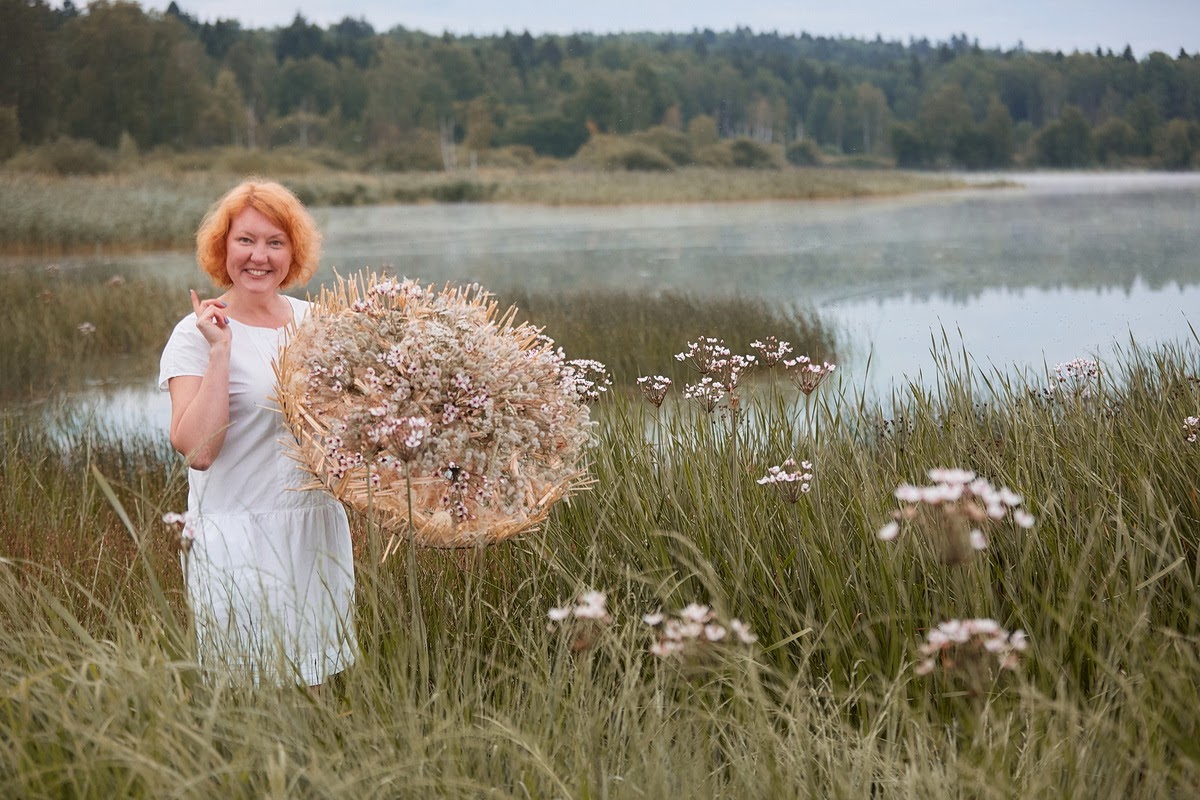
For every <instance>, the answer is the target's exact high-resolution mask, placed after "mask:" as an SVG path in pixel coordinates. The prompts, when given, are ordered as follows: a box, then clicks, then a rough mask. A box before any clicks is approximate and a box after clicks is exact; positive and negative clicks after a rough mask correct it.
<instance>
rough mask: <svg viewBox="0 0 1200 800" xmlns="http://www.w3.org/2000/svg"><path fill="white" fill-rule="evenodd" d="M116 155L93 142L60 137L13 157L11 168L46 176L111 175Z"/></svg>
mask: <svg viewBox="0 0 1200 800" xmlns="http://www.w3.org/2000/svg"><path fill="white" fill-rule="evenodd" d="M113 163H114V159H113V155H112V153H110V152H108V151H107V150H104V149H103V148H102V147H100V146H99V145H98V144H96V143H95V142H93V141H91V140H90V139H72V138H71V137H69V136H60V137H59V138H58V139H56V140H55V141H53V142H51V143H49V144H44V145H41V146H40V147H35V148H33V149H32V150H26V151H24V152H22V153H18V154H17V155H15V156H13V158H12V159H11V161H10V165H11V166H12V167H13V168H14V169H17V170H19V171H23V172H39V173H42V174H44V175H103V174H105V173H108V172H112V169H113Z"/></svg>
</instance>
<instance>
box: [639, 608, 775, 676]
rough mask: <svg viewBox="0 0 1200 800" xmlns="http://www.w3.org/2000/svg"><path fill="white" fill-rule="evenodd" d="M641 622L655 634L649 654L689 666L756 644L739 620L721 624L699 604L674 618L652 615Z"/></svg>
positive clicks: (680, 612) (714, 613) (745, 626)
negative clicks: (725, 651)
mask: <svg viewBox="0 0 1200 800" xmlns="http://www.w3.org/2000/svg"><path fill="white" fill-rule="evenodd" d="M642 622H644V623H646V624H647V625H649V626H650V627H651V628H653V629H654V631H655V640H654V642H653V643H652V644H651V645H650V652H651V653H653V654H654V655H656V656H658V657H659V658H673V659H677V660H679V661H682V662H685V663H688V664H691V665H697V664H698V663H700V662H703V661H707V660H711V659H713V658H715V657H716V656H717V655H719V654H720V652H721V651H722V650H724V649H726V648H729V647H731V646H737V645H749V644H753V643H754V642H756V641H758V637H757V636H755V635H754V634H753V633H751V631H750V627H749V626H748V625H746V624H745V623H744V622H742V621H741V620H739V619H731V620H729V622H728V623H723V622H721V621H719V620H718V619H717V615H716V612H714V611H713V610H712V609H711V608H710V607H708V606H706V605H701V604H699V603H689V604H688V605H687V606H685V607H684V608H682V609H680V610H679V613H678V614H676V615H673V616H667V615H666V614H664V613H662V612H661V611H655V612H653V613H650V614H646V615H645V616H644V617H642Z"/></svg>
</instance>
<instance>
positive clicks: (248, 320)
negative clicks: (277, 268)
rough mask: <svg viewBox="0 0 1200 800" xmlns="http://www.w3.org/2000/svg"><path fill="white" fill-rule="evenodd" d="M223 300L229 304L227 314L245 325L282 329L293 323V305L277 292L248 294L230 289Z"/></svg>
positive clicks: (222, 297)
mask: <svg viewBox="0 0 1200 800" xmlns="http://www.w3.org/2000/svg"><path fill="white" fill-rule="evenodd" d="M221 299H222V300H224V301H225V302H226V303H227V304H228V305H227V306H226V313H228V314H229V316H230V317H232V318H234V319H235V320H237V321H238V322H240V323H242V324H243V325H253V326H254V327H257V328H282V327H283V326H285V325H287V324H288V323H289V322H291V321H292V304H291V303H290V302H289V301H288V299H287V298H286V297H284V296H283V295H281V294H278V293H276V292H271V293H269V294H247V293H245V292H239V291H237V290H236V289H230V290H229V291H227V292H226V293H225V294H224V295H222V296H221Z"/></svg>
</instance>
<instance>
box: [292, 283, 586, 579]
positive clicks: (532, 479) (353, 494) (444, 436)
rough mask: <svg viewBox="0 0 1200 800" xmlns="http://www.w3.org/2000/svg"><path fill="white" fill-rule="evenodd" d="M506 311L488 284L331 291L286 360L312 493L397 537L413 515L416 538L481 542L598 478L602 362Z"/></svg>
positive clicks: (299, 453)
mask: <svg viewBox="0 0 1200 800" xmlns="http://www.w3.org/2000/svg"><path fill="white" fill-rule="evenodd" d="M497 310H498V306H497V304H496V302H495V301H493V300H491V297H490V295H489V294H488V293H487V292H485V291H483V290H482V289H481V288H480V287H479V286H477V285H472V286H467V287H461V288H457V287H451V286H447V287H445V288H444V289H442V290H441V291H434V289H433V288H432V287H423V286H421V285H420V284H418V283H417V282H415V281H412V280H403V281H400V280H395V279H391V278H386V277H383V276H379V275H376V274H374V273H370V272H367V273H361V274H359V275H357V276H355V277H353V278H350V279H345V278H340V279H339V281H338V286H337V288H336V289H332V290H330V289H323V290H322V291H321V295H320V297H319V298H318V299H317V300H316V301H315V302H314V303H313V306H312V308H311V309H310V313H309V315H308V317H307V319H306V320H305V321H304V322H303V323H301V324H300V325H299V327H298V328H297V329H296V330H295V331H294V332H293V335H292V336H291V337H290V339H289V340H288V342H287V344H286V345H285V347H284V348H283V350H282V352H281V353H280V356H279V359H278V362H277V364H276V394H277V400H278V401H279V406H280V408H281V410H282V411H283V416H284V420H285V421H286V423H287V425H288V427H289V428H290V429H291V431H292V433H293V434H294V435H295V439H296V441H295V457H296V458H297V460H298V461H300V463H301V465H302V466H303V467H304V468H305V469H306V470H307V471H308V472H309V473H310V474H311V475H312V476H313V478H314V479H315V480H314V484H313V488H324V489H327V490H328V491H330V492H331V493H332V494H333V495H334V496H335V497H337V498H338V499H339V500H341V501H342V502H343V503H346V504H347V505H349V506H352V507H354V508H356V509H358V510H360V511H362V512H365V513H367V514H368V515H369V516H370V517H371V518H372V519H373V520H374V521H375V522H377V523H378V524H379V525H380V526H381V527H382V528H384V530H387V531H391V532H392V534H393V536H392V540H393V542H396V541H398V540H399V539H400V538H406V537H407V534H408V533H409V532H410V531H409V526H410V523H411V535H412V536H413V538H414V540H415V542H416V543H417V544H419V545H424V546H430V547H470V546H475V545H480V544H488V543H493V542H498V541H500V540H503V539H506V538H508V537H510V536H514V535H516V534H518V533H522V532H526V531H529V530H531V529H533V528H535V527H536V526H537V525H538V524H539V523H541V522H542V521H543V520H544V519H545V518H546V516H547V515H548V514H549V512H550V508H551V507H552V506H553V505H554V504H555V503H556V502H557V501H559V500H560V499H562V498H563V497H565V496H567V495H568V494H569V493H571V492H572V491H574V490H577V489H580V488H582V487H583V486H585V485H587V483H588V479H587V475H586V469H585V465H584V461H583V459H584V451H585V449H586V447H587V445H588V443H589V441H590V439H591V428H592V425H593V424H594V423H592V422H591V421H590V414H589V407H588V402H587V401H588V399H589V398H590V397H591V396H595V393H596V392H597V391H602V390H603V387H602V386H598V385H597V384H596V383H594V382H593V381H592V380H591V379H590V378H589V375H590V372H589V369H591V368H592V367H593V366H595V364H594V362H571V361H567V360H566V359H565V357H564V355H563V353H562V350H561V349H560V348H556V347H555V345H554V342H553V341H552V340H551V339H550V338H548V337H546V336H544V335H542V333H541V331H540V330H539V329H538V328H535V327H533V326H532V325H530V324H528V323H521V324H516V323H515V315H516V309H515V308H512V309H509V310H508V312H507V313H505V314H503V315H500V316H498V315H497ZM402 533H403V534H404V537H401V536H400V534H402ZM391 549H392V548H391V546H390V545H389V547H388V548H387V550H386V551H385V557H386V556H387V553H388V552H389V551H390V550H391Z"/></svg>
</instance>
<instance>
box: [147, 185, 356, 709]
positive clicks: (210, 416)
mask: <svg viewBox="0 0 1200 800" xmlns="http://www.w3.org/2000/svg"><path fill="white" fill-rule="evenodd" d="M320 241H321V240H320V234H319V233H318V232H317V230H316V226H315V225H314V223H313V220H312V217H310V216H309V214H308V212H307V211H306V210H305V209H304V206H303V205H302V204H301V203H300V201H299V200H298V199H297V198H296V196H295V195H293V194H292V193H291V192H289V191H288V190H287V189H285V188H284V187H283V186H280V185H279V184H278V183H273V182H270V181H263V180H258V179H250V180H247V181H245V182H243V183H242V184H240V185H239V186H237V187H235V188H234V189H232V190H230V191H229V192H228V193H227V194H226V195H225V196H224V197H222V198H221V199H220V200H218V201H217V202H216V203H215V204H214V205H213V207H212V208H211V209H209V212H208V214H207V215H206V216H205V218H204V221H203V222H202V223H201V225H200V229H199V230H198V231H197V233H196V246H197V253H196V260H197V261H198V262H199V264H200V267H201V269H203V270H204V271H205V272H206V273H208V276H209V278H211V279H212V282H213V284H214V285H216V286H218V287H220V288H222V289H224V293H223V294H222V295H221V296H220V297H217V298H215V299H211V300H200V298H199V297H198V296H197V294H196V292H195V291H194V290H193V291H192V292H191V299H192V309H193V313H191V314H189V315H188V316H187V317H185V318H184V319H183V320H181V321H180V322H179V324H178V325H176V326H175V330H174V331H173V332H172V334H171V338H170V340H169V341H168V342H167V346H166V348H165V349H164V350H163V354H162V363H161V369H160V373H159V388H160V389H162V390H164V391H170V393H171V444H172V445H173V446H174V447H175V449H176V450H178V451H179V452H180V453H182V454H183V455H184V456H185V457H186V458H187V462H188V465H189V467H190V469H189V470H188V511H189V512H190V514H191V515H192V517H193V518H194V519H195V520H196V522H195V525H194V528H195V541H194V543H193V545H192V548H191V550H190V553H189V555H188V562H187V591H188V599H189V601H190V603H191V608H192V613H193V616H194V618H195V621H196V630H197V638H198V640H199V649H200V659H201V663H202V664H203V665H204V666H205V667H206V668H211V666H212V665H213V664H214V663H217V664H221V665H224V666H227V667H228V668H231V669H233V670H234V671H235V672H240V673H243V674H246V675H248V676H249V677H250V678H251V679H252V680H253V681H254V682H256V683H257V682H260V681H263V680H267V681H277V680H296V681H298V682H301V683H304V684H307V685H309V686H317V685H320V684H321V683H322V682H324V680H325V679H326V678H328V677H329V676H330V675H333V674H335V673H337V672H340V671H341V670H343V669H345V668H346V667H348V666H349V665H350V664H351V663H352V662H353V660H354V652H355V640H354V631H353V626H352V601H353V594H354V567H353V561H352V557H351V545H350V529H349V525H348V523H347V520H346V514H345V511H343V510H342V507H341V506H340V505H339V504H338V503H337V501H336V500H334V499H333V498H331V497H330V496H329V495H327V494H325V493H324V492H319V491H297V490H298V489H300V488H301V487H303V486H304V485H306V484H307V483H308V480H307V479H306V476H305V474H304V473H303V472H302V471H301V470H300V469H299V467H298V465H297V463H296V462H295V461H293V460H292V459H290V458H289V457H288V454H287V450H286V447H285V445H284V444H283V442H284V440H285V439H286V438H287V437H288V436H289V435H290V434H288V432H287V430H286V429H285V428H284V426H283V421H282V416H281V415H280V413H279V410H278V405H277V404H276V403H275V402H274V400H272V399H271V398H272V396H273V394H274V369H273V366H272V362H273V360H274V359H275V357H276V356H277V354H278V352H279V347H280V344H281V343H282V341H283V340H284V338H285V337H286V335H287V330H288V328H289V326H291V325H292V324H293V323H299V322H300V321H301V320H302V319H303V318H304V315H305V314H306V313H307V311H308V303H306V302H304V301H301V300H296V299H293V298H290V297H287V296H285V295H283V294H281V293H280V290H281V289H285V288H287V287H290V286H294V285H303V284H304V283H306V282H307V281H308V280H309V278H311V277H312V274H313V272H314V271H315V270H316V266H317V259H318V256H319V253H320Z"/></svg>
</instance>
